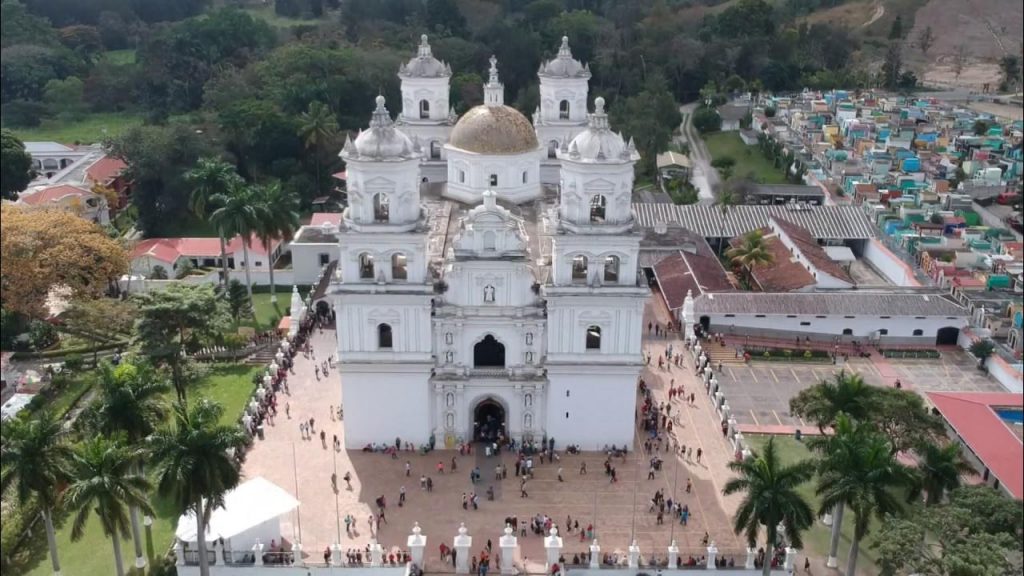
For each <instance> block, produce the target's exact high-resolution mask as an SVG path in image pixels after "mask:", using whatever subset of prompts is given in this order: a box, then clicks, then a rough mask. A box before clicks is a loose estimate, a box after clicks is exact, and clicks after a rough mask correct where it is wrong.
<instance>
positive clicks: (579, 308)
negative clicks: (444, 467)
mask: <svg viewBox="0 0 1024 576" xmlns="http://www.w3.org/2000/svg"><path fill="white" fill-rule="evenodd" d="M539 75H540V83H541V86H540V93H541V106H540V109H539V110H538V111H537V112H536V113H535V114H534V122H533V124H531V123H530V121H529V120H527V119H526V118H525V117H524V116H523V115H522V114H520V113H519V112H518V111H516V110H514V109H513V108H511V107H508V106H505V104H504V88H503V86H502V84H501V82H500V80H499V76H498V69H497V62H496V60H495V59H494V58H493V57H492V58H491V68H490V74H489V78H488V81H487V84H485V86H484V103H483V104H482V105H480V106H477V107H475V108H473V109H471V110H469V111H467V112H466V113H465V114H464V115H463V116H462V117H461V118H458V119H456V117H455V114H454V112H453V111H452V110H451V109H450V107H449V103H448V93H449V79H450V77H451V68H450V67H449V66H448V65H446V64H445V63H443V62H440V61H438V60H437V59H435V58H434V57H433V56H432V54H431V51H430V45H429V44H428V43H427V38H426V37H425V36H424V37H423V38H422V42H421V45H420V47H419V52H418V54H417V55H416V57H414V58H413V59H412V60H410V61H409V62H408V63H407V64H404V65H403V66H402V67H401V69H400V70H399V77H400V78H401V81H402V100H403V101H402V113H401V114H400V115H399V117H398V119H397V120H392V118H391V116H390V114H389V113H388V111H387V109H386V108H385V101H384V98H383V97H381V96H378V97H377V101H376V109H375V110H374V112H373V115H372V118H371V120H370V126H369V128H368V129H366V130H363V131H362V132H360V134H359V135H358V137H356V138H355V139H354V140H351V139H350V140H346V142H345V147H344V149H343V150H342V152H341V158H342V159H343V160H344V161H345V163H346V169H347V172H348V191H349V206H348V208H347V209H346V210H345V212H344V214H343V218H342V220H343V221H342V224H341V226H340V232H339V237H340V240H339V246H340V250H339V251H340V257H339V262H338V268H337V272H336V277H335V279H334V282H333V283H332V285H331V289H330V292H329V297H330V298H332V299H333V301H334V306H335V309H336V311H337V329H338V331H337V334H338V359H339V363H340V366H339V371H340V374H341V380H342V402H343V405H344V407H345V443H346V445H347V447H349V448H361V447H363V446H365V445H367V444H370V443H378V444H380V443H393V442H394V441H395V439H396V438H400V439H401V440H402V441H403V442H406V441H410V442H414V443H416V444H417V445H419V444H424V443H427V442H428V441H429V439H430V438H431V437H434V438H435V440H436V442H437V446H438V447H441V446H445V445H447V446H452V445H454V444H455V443H457V442H458V441H460V440H464V441H469V440H471V439H475V438H492V437H495V436H496V435H498V434H501V435H504V436H507V437H512V438H515V439H517V440H522V439H525V440H536V441H540V440H541V439H542V438H544V437H547V438H553V439H555V441H556V443H557V444H558V445H559V446H565V445H566V444H570V443H578V444H581V445H582V446H583V447H584V448H585V449H594V448H595V447H600V446H602V445H604V444H619V445H621V444H625V443H630V442H632V439H633V431H634V411H635V405H636V379H637V375H638V374H639V372H640V370H641V366H642V362H643V361H642V357H641V332H642V324H643V307H644V302H645V300H646V298H647V296H648V289H647V283H646V281H645V280H643V279H642V277H641V275H640V274H639V266H638V252H639V243H640V234H639V232H638V231H637V228H636V225H635V223H634V219H633V214H632V210H631V194H632V188H633V171H634V164H635V163H636V161H637V160H638V159H639V155H638V154H637V152H636V150H635V148H634V146H633V145H632V143H631V142H630V143H627V142H625V141H624V140H623V138H622V136H621V135H619V134H616V133H614V132H612V131H611V129H610V128H609V126H608V117H607V115H606V114H605V111H604V100H603V99H602V98H597V99H595V101H594V106H595V109H594V112H593V113H592V114H589V115H588V114H587V113H586V103H587V80H588V79H589V77H590V72H589V69H588V68H587V67H586V66H584V65H582V64H580V63H579V62H578V61H576V60H574V59H573V57H572V54H571V52H570V51H569V45H568V41H567V40H566V39H563V41H562V46H561V48H560V50H559V52H558V56H557V57H556V58H555V59H554V60H552V61H549V62H546V63H545V64H543V65H542V66H541V68H540V72H539Z"/></svg>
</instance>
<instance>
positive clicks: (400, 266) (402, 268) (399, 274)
mask: <svg viewBox="0 0 1024 576" xmlns="http://www.w3.org/2000/svg"><path fill="white" fill-rule="evenodd" d="M391 279H392V280H408V279H409V271H408V269H407V268H406V258H405V254H402V253H401V252H396V253H394V254H392V255H391Z"/></svg>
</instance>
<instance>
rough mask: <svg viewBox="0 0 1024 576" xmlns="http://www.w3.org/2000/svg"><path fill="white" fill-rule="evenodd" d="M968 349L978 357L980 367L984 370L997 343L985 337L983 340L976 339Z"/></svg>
mask: <svg viewBox="0 0 1024 576" xmlns="http://www.w3.org/2000/svg"><path fill="white" fill-rule="evenodd" d="M967 351H968V352H970V353H971V355H972V356H974V357H975V358H977V359H978V369H979V370H984V369H985V360H987V359H988V357H989V356H991V355H992V353H993V352H995V351H996V345H995V344H994V343H993V342H992V340H989V339H988V338H985V339H983V340H975V341H974V343H972V344H971V347H970V348H968V349H967Z"/></svg>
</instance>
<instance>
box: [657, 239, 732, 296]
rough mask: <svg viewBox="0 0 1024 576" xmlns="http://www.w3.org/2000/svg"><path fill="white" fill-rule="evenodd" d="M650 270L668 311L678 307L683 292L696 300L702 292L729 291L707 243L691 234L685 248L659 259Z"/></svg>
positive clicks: (724, 273) (722, 273)
mask: <svg viewBox="0 0 1024 576" xmlns="http://www.w3.org/2000/svg"><path fill="white" fill-rule="evenodd" d="M653 269H654V277H655V278H656V279H657V280H658V286H659V288H660V289H661V294H662V297H663V298H665V304H666V305H668V307H669V309H670V310H675V309H677V308H681V307H682V305H683V301H684V300H686V293H687V291H691V292H693V297H694V298H696V297H697V296H700V295H701V294H703V293H704V292H726V291H731V290H733V285H732V282H730V281H729V274H728V273H727V272H726V271H725V268H723V267H722V263H721V262H720V261H719V260H718V257H717V256H716V255H715V252H714V251H713V250H712V249H711V247H710V246H708V243H707V241H705V240H704V239H703V238H700V237H698V236H695V235H692V234H691V235H690V244H689V245H687V247H686V248H685V249H683V250H680V251H679V252H677V253H675V254H672V255H671V256H666V257H664V258H662V259H661V260H659V261H658V262H657V263H656V264H655V265H654V267H653Z"/></svg>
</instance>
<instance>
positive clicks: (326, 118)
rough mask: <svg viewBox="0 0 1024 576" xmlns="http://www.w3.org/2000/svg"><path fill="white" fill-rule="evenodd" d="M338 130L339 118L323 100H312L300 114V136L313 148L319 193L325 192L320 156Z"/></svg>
mask: <svg viewBox="0 0 1024 576" xmlns="http://www.w3.org/2000/svg"><path fill="white" fill-rule="evenodd" d="M337 132H338V120H337V119H336V118H335V117H334V114H331V110H330V108H328V107H327V106H326V105H324V103H323V102H310V103H309V108H307V109H306V111H305V112H303V113H302V115H301V116H299V136H300V137H301V138H302V140H303V142H305V145H306V149H307V150H308V149H310V148H312V150H313V160H314V162H315V164H316V193H317V195H319V194H322V193H323V187H322V186H321V185H320V156H321V155H322V154H323V148H324V146H326V145H328V144H330V143H332V142H333V141H334V136H335V134H337Z"/></svg>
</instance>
